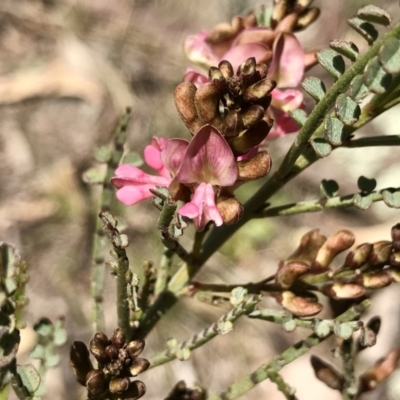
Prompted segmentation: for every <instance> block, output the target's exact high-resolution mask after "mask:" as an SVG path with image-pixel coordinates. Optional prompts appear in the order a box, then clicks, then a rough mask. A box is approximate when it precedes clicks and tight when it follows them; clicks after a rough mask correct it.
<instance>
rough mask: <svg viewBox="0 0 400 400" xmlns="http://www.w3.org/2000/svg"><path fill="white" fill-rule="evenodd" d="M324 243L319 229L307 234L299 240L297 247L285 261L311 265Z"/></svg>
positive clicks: (324, 238)
mask: <svg viewBox="0 0 400 400" xmlns="http://www.w3.org/2000/svg"><path fill="white" fill-rule="evenodd" d="M325 241H326V236H324V235H321V233H320V231H319V229H314V230H312V231H310V232H307V233H306V234H305V235H303V237H302V238H301V240H300V245H299V247H298V248H297V249H296V250H295V251H294V253H293V254H291V255H290V256H289V257H288V259H287V260H286V261H287V262H290V261H299V262H304V263H306V264H309V265H311V263H312V262H313V261H314V259H315V257H316V256H317V253H318V250H319V249H320V248H321V246H322V245H323V244H324V243H325Z"/></svg>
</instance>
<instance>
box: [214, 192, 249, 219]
mask: <svg viewBox="0 0 400 400" xmlns="http://www.w3.org/2000/svg"><path fill="white" fill-rule="evenodd" d="M217 208H218V211H219V213H220V214H221V217H222V220H223V221H224V225H231V224H235V223H236V222H238V221H240V219H241V218H242V216H243V205H242V204H241V203H240V202H239V201H238V200H237V199H236V198H235V197H222V196H219V197H218V198H217Z"/></svg>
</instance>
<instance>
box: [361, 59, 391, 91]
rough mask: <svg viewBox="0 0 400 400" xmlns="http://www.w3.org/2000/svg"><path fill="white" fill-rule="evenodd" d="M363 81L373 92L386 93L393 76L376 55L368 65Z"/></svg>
mask: <svg viewBox="0 0 400 400" xmlns="http://www.w3.org/2000/svg"><path fill="white" fill-rule="evenodd" d="M363 81H364V83H365V85H366V86H368V89H369V90H370V91H371V92H372V93H377V94H382V93H385V92H386V91H387V90H388V89H389V87H390V84H391V83H392V76H391V75H390V74H388V73H387V72H386V71H385V70H384V69H383V68H382V67H381V65H380V63H379V61H378V57H374V58H373V59H372V60H370V61H369V63H368V64H367V65H366V67H365V70H364V75H363Z"/></svg>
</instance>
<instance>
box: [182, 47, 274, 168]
mask: <svg viewBox="0 0 400 400" xmlns="http://www.w3.org/2000/svg"><path fill="white" fill-rule="evenodd" d="M271 54H272V53H271ZM267 72H268V66H267V65H266V64H256V60H255V58H254V57H252V58H249V59H247V60H246V61H245V62H243V63H242V65H240V66H239V68H238V70H237V73H236V74H235V72H234V70H233V67H232V65H231V63H230V62H229V61H226V60H224V61H221V62H220V63H219V65H218V68H217V67H211V68H210V70H209V82H206V83H204V84H203V85H201V86H200V87H199V88H196V86H195V85H194V84H193V83H191V82H183V83H181V84H180V85H179V86H178V87H177V88H176V90H175V96H174V98H175V104H176V108H177V110H178V113H179V115H180V117H181V119H182V120H183V122H184V123H185V124H186V126H187V128H188V129H189V131H190V132H191V133H192V134H193V135H194V134H196V133H197V132H198V131H199V130H200V128H201V127H203V126H204V125H206V124H210V125H212V126H214V127H215V128H217V129H218V131H219V132H220V133H221V134H222V135H223V136H224V137H225V139H226V141H227V142H228V144H229V146H230V147H231V149H232V151H233V153H234V154H235V155H236V156H239V155H242V154H245V153H247V152H248V151H249V150H251V149H253V148H254V147H255V146H257V145H259V144H260V143H261V142H262V141H263V140H264V139H265V138H266V136H267V134H268V132H269V131H270V129H271V127H272V123H273V120H272V119H271V118H270V117H269V116H268V115H267V109H268V107H269V105H270V102H271V95H270V93H271V92H272V90H273V89H274V88H275V86H276V83H275V81H273V80H272V79H269V78H267ZM268 170H269V168H268Z"/></svg>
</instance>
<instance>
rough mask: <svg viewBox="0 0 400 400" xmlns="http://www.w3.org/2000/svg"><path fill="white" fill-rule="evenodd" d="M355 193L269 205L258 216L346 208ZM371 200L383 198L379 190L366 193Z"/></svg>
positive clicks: (351, 202)
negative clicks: (274, 205) (269, 206)
mask: <svg viewBox="0 0 400 400" xmlns="http://www.w3.org/2000/svg"><path fill="white" fill-rule="evenodd" d="M354 196H355V194H350V195H347V196H337V197H331V198H329V199H326V198H322V199H318V200H310V201H301V202H298V203H291V204H285V205H282V206H277V207H271V208H268V209H266V210H265V211H263V212H262V213H261V214H259V217H260V218H265V217H277V216H282V215H295V214H302V213H307V212H317V211H322V210H327V209H337V208H346V207H352V206H354ZM368 196H370V197H371V200H372V202H374V203H375V202H378V201H382V200H383V196H382V193H381V192H373V193H370V194H368Z"/></svg>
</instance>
